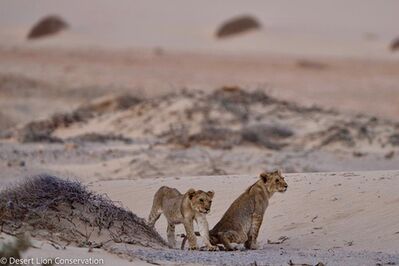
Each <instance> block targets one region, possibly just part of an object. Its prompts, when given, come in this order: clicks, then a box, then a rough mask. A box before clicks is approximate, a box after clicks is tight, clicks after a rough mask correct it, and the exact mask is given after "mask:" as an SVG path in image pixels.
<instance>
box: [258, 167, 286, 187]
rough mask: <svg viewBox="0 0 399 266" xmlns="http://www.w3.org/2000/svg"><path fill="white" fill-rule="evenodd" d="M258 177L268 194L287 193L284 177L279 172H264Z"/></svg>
mask: <svg viewBox="0 0 399 266" xmlns="http://www.w3.org/2000/svg"><path fill="white" fill-rule="evenodd" d="M260 177H261V178H262V180H263V181H264V182H265V184H266V187H267V188H268V190H269V191H270V192H285V191H287V188H288V184H287V182H285V180H284V177H283V176H282V175H281V172H280V171H279V170H278V171H273V172H264V173H262V174H260Z"/></svg>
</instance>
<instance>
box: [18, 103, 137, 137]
mask: <svg viewBox="0 0 399 266" xmlns="http://www.w3.org/2000/svg"><path fill="white" fill-rule="evenodd" d="M140 101H141V100H140V99H138V98H136V97H133V96H130V95H119V96H114V97H104V98H100V99H98V100H95V101H93V102H91V103H89V104H86V105H83V106H81V107H79V108H77V109H76V110H75V111H73V112H70V113H62V114H55V115H53V116H52V117H50V118H49V119H45V120H41V121H33V122H30V123H28V124H26V125H25V126H24V127H22V128H21V129H20V130H18V131H17V133H16V137H17V140H18V141H19V142H22V143H26V142H63V141H62V140H61V139H59V138H56V137H53V136H52V133H53V132H54V131H55V130H56V129H57V128H65V127H68V126H70V125H72V124H74V123H79V122H85V121H87V120H89V119H90V118H93V117H95V116H97V115H101V114H104V113H107V112H115V111H119V110H125V109H128V108H130V107H131V106H134V105H136V104H138V103H139V102H140Z"/></svg>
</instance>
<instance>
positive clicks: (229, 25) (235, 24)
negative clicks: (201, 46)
mask: <svg viewBox="0 0 399 266" xmlns="http://www.w3.org/2000/svg"><path fill="white" fill-rule="evenodd" d="M260 27H261V24H260V23H259V22H258V20H257V19H255V18H254V17H252V16H239V17H235V18H232V19H230V20H228V21H226V22H225V23H223V24H222V25H221V26H220V27H219V29H218V30H217V32H216V37H218V38H224V37H229V36H233V35H236V34H239V33H243V32H246V31H250V30H256V29H259V28H260Z"/></svg>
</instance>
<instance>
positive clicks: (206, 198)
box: [187, 188, 215, 214]
mask: <svg viewBox="0 0 399 266" xmlns="http://www.w3.org/2000/svg"><path fill="white" fill-rule="evenodd" d="M214 194H215V193H214V192H213V191H208V192H205V191H202V190H195V189H193V188H191V189H189V190H188V191H187V195H188V198H189V200H190V203H191V207H192V208H193V210H194V211H197V212H199V213H203V214H208V213H209V212H210V210H211V205H212V198H213V195H214Z"/></svg>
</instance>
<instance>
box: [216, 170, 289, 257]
mask: <svg viewBox="0 0 399 266" xmlns="http://www.w3.org/2000/svg"><path fill="white" fill-rule="evenodd" d="M287 187H288V185H287V183H286V182H285V180H284V177H283V176H281V172H280V171H274V172H264V173H261V174H260V178H259V180H258V181H257V182H256V183H255V184H253V185H252V186H250V187H249V188H247V190H245V192H244V193H243V194H241V196H239V197H238V198H237V199H236V200H235V201H234V202H233V203H232V204H231V205H230V207H229V209H228V210H227V211H226V213H225V214H224V215H223V217H222V219H221V220H220V221H219V222H218V223H217V224H216V225H215V227H214V228H213V229H212V230H211V231H210V232H209V233H210V239H211V243H212V244H213V245H217V244H223V245H224V247H225V248H226V250H233V249H234V248H233V246H232V245H231V244H232V243H236V244H242V243H244V246H245V248H246V249H256V248H257V243H256V239H257V237H258V233H259V228H260V226H261V225H262V220H263V215H264V214H265V211H266V208H267V206H268V204H269V199H270V197H271V196H272V195H273V193H274V192H285V191H286V190H287Z"/></svg>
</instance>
